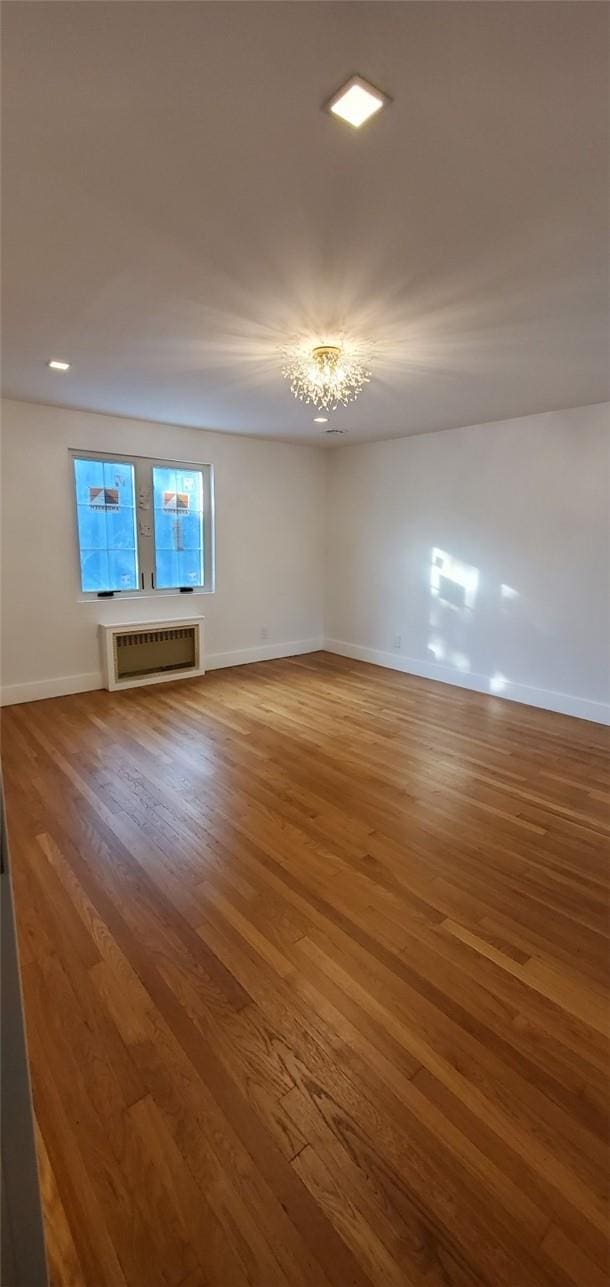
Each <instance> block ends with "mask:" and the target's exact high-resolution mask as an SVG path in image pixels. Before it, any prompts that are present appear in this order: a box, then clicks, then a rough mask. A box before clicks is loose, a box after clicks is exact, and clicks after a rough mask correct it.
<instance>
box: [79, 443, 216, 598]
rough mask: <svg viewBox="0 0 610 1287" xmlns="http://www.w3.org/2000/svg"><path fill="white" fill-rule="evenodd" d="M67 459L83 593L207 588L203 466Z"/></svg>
mask: <svg viewBox="0 0 610 1287" xmlns="http://www.w3.org/2000/svg"><path fill="white" fill-rule="evenodd" d="M72 457H73V462H74V485H75V495H76V517H77V533H78V547H79V559H80V584H81V589H82V591H83V593H84V594H91V595H96V594H98V595H99V594H118V593H121V592H125V591H127V592H131V593H134V592H135V593H145V594H150V593H156V592H163V591H165V592H168V591H172V590H173V591H176V590H200V591H210V590H213V589H214V585H213V575H214V561H213V535H214V534H213V522H212V469H211V466H210V465H187V464H183V463H182V462H181V461H180V462H178V461H168V460H164V461H157V460H148V459H144V458H143V457H133V458H127V457H125V456H116V457H110V456H101V455H92V454H89V455H84V454H82V453H80V452H73V453H72Z"/></svg>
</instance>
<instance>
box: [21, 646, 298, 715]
mask: <svg viewBox="0 0 610 1287" xmlns="http://www.w3.org/2000/svg"><path fill="white" fill-rule="evenodd" d="M322 646H323V640H322V639H299V640H296V641H292V642H290V643H283V644H281V643H280V644H274V643H269V644H260V646H259V645H257V646H256V647H255V648H237V649H236V650H235V651H234V652H217V653H212V654H211V656H207V657H206V658H205V668H206V670H220V669H221V667H223V666H244V665H246V664H247V663H248V662H252V661H274V660H277V659H278V658H281V657H298V656H300V655H301V654H302V653H306V652H318V651H319V649H320V648H322ZM179 678H180V676H179V675H176V679H179ZM103 687H104V680H103V677H102V673H101V671H93V672H91V674H88V675H63V676H61V677H60V678H58V679H41V680H37V681H36V682H34V683H32V684H8V685H6V686H5V687H4V688H2V690H1V691H0V706H16V705H17V704H18V703H20V702H37V701H42V700H44V698H46V697H67V696H69V694H71V693H89V692H91V691H92V690H93V689H96V688H103Z"/></svg>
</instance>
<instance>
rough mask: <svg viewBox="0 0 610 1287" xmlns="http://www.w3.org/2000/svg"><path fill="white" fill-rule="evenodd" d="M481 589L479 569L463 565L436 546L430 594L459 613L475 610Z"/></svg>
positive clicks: (466, 564) (431, 567)
mask: <svg viewBox="0 0 610 1287" xmlns="http://www.w3.org/2000/svg"><path fill="white" fill-rule="evenodd" d="M478 588H479V569H478V568H475V567H473V566H472V564H470V563H462V562H460V560H459V559H455V558H454V557H453V555H452V554H447V552H446V551H445V550H439V549H438V548H437V547H436V546H435V547H434V548H433V550H432V563H431V565H430V593H431V594H432V595H433V596H434V597H436V598H439V599H441V600H442V602H443V603H446V604H447V606H448V607H450V608H453V609H454V610H455V611H457V612H459V611H460V610H461V609H465V608H468V609H470V610H472V609H473V608H474V605H475V602H476V597H477V590H478Z"/></svg>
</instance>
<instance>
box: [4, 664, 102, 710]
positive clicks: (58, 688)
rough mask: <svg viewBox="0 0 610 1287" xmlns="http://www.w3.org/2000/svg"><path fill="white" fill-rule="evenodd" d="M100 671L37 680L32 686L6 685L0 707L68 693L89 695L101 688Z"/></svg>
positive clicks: (62, 695) (65, 695)
mask: <svg viewBox="0 0 610 1287" xmlns="http://www.w3.org/2000/svg"><path fill="white" fill-rule="evenodd" d="M103 687H104V681H103V679H102V672H101V670H96V671H92V672H91V674H88V675H62V676H61V677H60V678H58V679H39V680H36V681H35V682H34V683H33V684H8V685H5V686H4V688H2V690H1V691H0V706H16V705H18V703H19V702H38V701H43V700H44V698H45V697H67V696H68V695H69V694H70V693H90V692H91V691H92V690H93V689H94V688H103Z"/></svg>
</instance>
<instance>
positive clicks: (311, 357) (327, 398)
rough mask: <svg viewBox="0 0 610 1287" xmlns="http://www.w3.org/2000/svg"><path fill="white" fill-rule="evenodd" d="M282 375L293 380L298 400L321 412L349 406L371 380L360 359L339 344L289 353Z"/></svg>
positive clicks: (291, 385) (291, 383) (292, 388)
mask: <svg viewBox="0 0 610 1287" xmlns="http://www.w3.org/2000/svg"><path fill="white" fill-rule="evenodd" d="M282 375H283V376H284V379H285V380H289V381H290V389H291V392H292V393H294V396H295V398H298V399H299V400H300V401H301V402H306V403H313V405H314V406H315V407H316V410H318V411H336V409H337V407H338V406H342V407H347V406H348V404H349V403H350V402H355V401H356V398H357V397H358V395H359V394H360V393H362V390H363V388H364V385H365V384H368V383H369V380H370V378H371V373H370V371H367V370H366V368H365V367H364V366H363V364H362V362H361V361H360V360H359V359H358V357H357V356H356V355H355V354H354V355H353V356H352V355H350V354H349V353H348V352H346V350H345V349H342V348H341V347H340V346H339V345H338V344H318V345H316V347H315V348H314V349H306V350H303V349H301V350H299V351H298V352H296V353H293V354H287V355H286V362H285V365H284V368H283V370H282Z"/></svg>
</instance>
